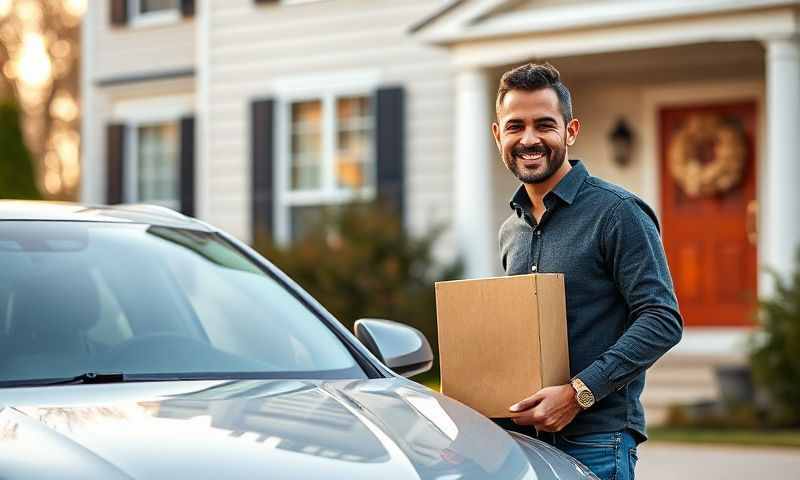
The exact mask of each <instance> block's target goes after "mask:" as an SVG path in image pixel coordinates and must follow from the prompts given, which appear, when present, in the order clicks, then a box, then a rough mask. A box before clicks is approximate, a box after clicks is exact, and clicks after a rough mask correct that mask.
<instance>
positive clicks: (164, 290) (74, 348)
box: [0, 221, 365, 381]
mask: <svg viewBox="0 0 800 480" xmlns="http://www.w3.org/2000/svg"><path fill="white" fill-rule="evenodd" d="M0 265H4V266H5V267H6V268H3V269H0V322H2V323H0V327H2V331H1V332H0V333H2V334H0V381H2V380H13V379H32V378H60V377H66V376H71V375H77V374H80V373H83V372H123V373H128V374H175V375H177V374H218V375H219V376H223V377H224V376H225V374H247V373H251V374H263V375H265V376H270V375H276V376H282V377H284V378H285V377H287V376H288V377H293V376H294V377H297V378H317V377H319V378H363V377H364V376H365V374H364V372H363V371H362V370H361V369H360V367H359V366H358V364H357V362H356V361H355V359H354V358H353V357H352V355H351V354H350V352H349V350H348V349H347V348H346V346H345V345H344V344H343V343H342V341H341V340H340V339H339V338H338V337H337V336H336V335H335V334H334V333H333V332H332V330H331V329H330V327H328V326H327V325H326V324H325V323H324V322H323V321H322V320H320V319H319V318H318V317H317V316H316V314H315V313H314V312H313V311H311V310H310V309H309V308H308V307H306V306H305V305H304V304H303V303H302V302H300V301H299V300H298V299H297V298H296V297H295V296H294V295H293V294H292V292H290V291H289V290H287V288H286V287H285V286H284V285H282V284H281V283H279V282H278V281H276V280H275V279H274V278H273V277H271V276H270V275H268V274H267V273H265V272H264V271H262V269H261V268H260V267H259V266H258V265H256V264H255V263H253V262H252V261H251V260H249V259H248V258H247V257H245V256H244V255H242V254H241V253H240V252H239V251H238V250H236V249H235V248H233V247H232V246H231V245H229V244H228V243H227V242H225V241H224V240H223V239H221V238H219V237H218V236H217V235H216V234H214V233H208V232H201V231H193V230H186V229H176V228H167V227H156V226H148V225H137V224H114V223H99V222H98V223H88V222H10V221H6V222H0Z"/></svg>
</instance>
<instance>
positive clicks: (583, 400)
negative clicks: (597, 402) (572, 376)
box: [578, 390, 594, 407]
mask: <svg viewBox="0 0 800 480" xmlns="http://www.w3.org/2000/svg"><path fill="white" fill-rule="evenodd" d="M593 402H594V397H593V396H592V393H591V392H589V391H587V390H581V391H580V392H579V393H578V403H580V404H581V406H582V407H590V406H591V405H592V403H593Z"/></svg>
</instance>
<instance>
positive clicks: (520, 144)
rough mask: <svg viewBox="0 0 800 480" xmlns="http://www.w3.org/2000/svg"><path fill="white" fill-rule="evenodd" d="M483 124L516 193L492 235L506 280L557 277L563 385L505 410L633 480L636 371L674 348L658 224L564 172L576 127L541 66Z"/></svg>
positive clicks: (638, 407)
mask: <svg viewBox="0 0 800 480" xmlns="http://www.w3.org/2000/svg"><path fill="white" fill-rule="evenodd" d="M496 108H497V122H496V123H494V124H492V133H493V134H494V138H495V141H496V143H497V148H498V150H499V151H500V155H501V157H502V159H503V162H504V163H505V165H506V167H507V168H508V169H509V170H510V171H511V173H513V174H514V175H515V176H516V177H517V178H518V179H519V180H520V181H521V182H522V185H521V186H520V187H519V189H518V190H517V192H516V194H515V195H514V197H513V199H512V200H511V208H512V210H514V212H513V213H512V214H511V215H510V216H509V217H508V219H507V220H506V221H505V223H503V225H502V227H501V228H500V254H501V258H502V263H503V268H504V269H505V271H506V274H508V275H519V274H525V273H531V272H561V273H564V278H565V282H566V300H567V325H568V333H569V353H570V369H571V375H572V376H573V378H572V380H571V381H570V382H569V383H567V384H566V385H560V386H553V387H547V388H543V389H541V390H539V391H538V392H532V395H531V396H530V397H528V398H524V399H520V401H519V402H518V403H516V404H515V405H512V406H511V407H510V410H511V412H513V413H514V415H515V418H514V423H515V424H516V425H513V424H512V425H511V427H512V428H515V429H519V430H520V431H526V430H527V433H529V434H533V433H534V431H533V430H532V429H531V427H533V428H535V431H536V432H535V433H536V434H537V435H538V437H539V439H540V440H543V441H545V442H548V443H550V444H552V445H554V446H555V447H557V448H559V449H561V450H563V451H565V452H566V453H568V454H570V455H572V456H573V457H575V458H577V459H578V460H580V461H581V462H582V463H584V464H585V465H586V466H587V467H588V468H589V469H591V470H592V471H593V472H595V474H596V475H598V476H599V477H600V478H603V479H616V480H625V479H633V477H634V467H635V464H636V459H637V457H636V446H637V445H638V444H639V443H641V442H642V441H644V440H646V438H647V437H646V435H645V421H644V412H643V408H642V404H641V402H640V401H639V396H640V394H641V393H642V389H643V387H644V372H645V370H646V369H647V368H648V367H650V365H652V364H653V363H654V362H655V361H656V360H657V359H658V358H659V357H660V356H661V355H663V354H664V353H665V352H666V351H667V350H669V349H670V348H671V347H672V346H674V345H675V344H676V343H678V341H679V340H680V338H681V331H682V325H683V322H682V319H681V316H680V314H679V313H678V305H677V301H676V299H675V294H674V292H673V287H672V280H671V278H670V274H669V269H668V267H667V261H666V257H665V255H664V249H663V246H662V244H661V239H660V236H659V230H658V220H657V219H656V216H655V214H654V213H653V211H652V210H651V209H650V207H648V206H647V205H646V204H645V203H644V202H643V201H642V200H640V199H639V198H637V197H636V196H635V195H633V194H631V193H629V192H627V191H626V190H624V189H623V188H621V187H618V186H616V185H613V184H611V183H608V182H605V181H603V180H600V179H598V178H596V177H592V176H590V175H589V173H588V171H587V169H586V167H585V166H584V165H583V164H582V163H581V162H579V161H567V160H566V159H567V158H568V157H567V155H568V148H569V146H571V145H573V144H574V143H575V140H576V139H577V137H578V133H579V132H580V127H581V125H580V122H579V121H578V119H577V118H573V116H572V99H571V95H570V92H569V90H568V89H567V87H566V86H565V85H564V84H563V83H562V82H561V80H560V77H559V73H558V70H556V69H555V68H554V67H553V66H552V65H550V64H544V65H535V64H528V65H523V66H520V67H517V68H515V69H513V70H511V71H509V72H506V73H505V74H504V75H503V77H502V79H501V80H500V87H499V89H498V92H497V105H496Z"/></svg>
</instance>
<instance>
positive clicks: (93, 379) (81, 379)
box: [0, 372, 129, 388]
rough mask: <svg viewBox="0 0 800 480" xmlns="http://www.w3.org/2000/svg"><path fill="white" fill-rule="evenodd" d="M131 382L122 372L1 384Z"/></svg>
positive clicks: (94, 373)
mask: <svg viewBox="0 0 800 480" xmlns="http://www.w3.org/2000/svg"><path fill="white" fill-rule="evenodd" d="M127 381H129V379H128V376H127V375H125V374H124V373H122V372H114V373H99V372H86V373H82V374H80V375H75V376H74V377H63V378H33V379H25V380H6V381H2V382H0V388H3V387H41V386H46V385H81V384H95V383H124V382H127Z"/></svg>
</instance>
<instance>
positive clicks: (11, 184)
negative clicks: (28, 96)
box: [0, 100, 41, 199]
mask: <svg viewBox="0 0 800 480" xmlns="http://www.w3.org/2000/svg"><path fill="white" fill-rule="evenodd" d="M0 145H2V149H1V150H0V198H15V199H38V198H41V196H40V194H39V190H38V189H37V188H36V180H35V177H34V173H33V163H32V161H31V154H30V152H28V148H27V147H26V146H25V141H24V139H23V136H22V129H21V128H20V115H19V108H18V107H17V105H16V104H15V103H13V102H10V101H8V100H4V101H0Z"/></svg>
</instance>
